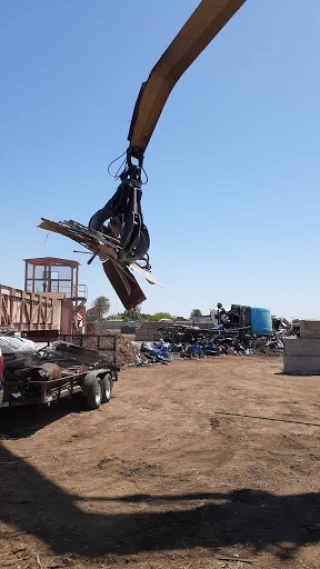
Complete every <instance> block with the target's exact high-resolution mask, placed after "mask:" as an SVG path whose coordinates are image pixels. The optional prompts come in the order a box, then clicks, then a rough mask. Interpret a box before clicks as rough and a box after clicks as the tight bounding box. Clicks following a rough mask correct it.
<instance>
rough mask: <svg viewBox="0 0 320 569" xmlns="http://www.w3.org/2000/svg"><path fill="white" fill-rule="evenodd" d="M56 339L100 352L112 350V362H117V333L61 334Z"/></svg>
mask: <svg viewBox="0 0 320 569" xmlns="http://www.w3.org/2000/svg"><path fill="white" fill-rule="evenodd" d="M54 340H55V341H57V340H62V341H63V342H70V343H71V344H74V345H76V346H79V347H80V348H89V349H91V350H98V351H99V352H109V353H110V352H111V353H112V359H110V362H112V363H114V364H116V363H117V336H116V335H115V334H110V336H106V335H99V334H59V335H58V336H57V337H56V338H55V339H54ZM51 341H52V339H51Z"/></svg>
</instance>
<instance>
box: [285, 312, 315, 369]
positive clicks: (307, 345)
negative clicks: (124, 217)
mask: <svg viewBox="0 0 320 569" xmlns="http://www.w3.org/2000/svg"><path fill="white" fill-rule="evenodd" d="M284 373H288V374H291V375H320V320H300V338H285V339H284Z"/></svg>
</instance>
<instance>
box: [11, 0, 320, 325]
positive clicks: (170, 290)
mask: <svg viewBox="0 0 320 569" xmlns="http://www.w3.org/2000/svg"><path fill="white" fill-rule="evenodd" d="M196 5H197V2H196V0H175V2H171V1H170V0H153V1H152V2H150V1H149V0H135V2H132V1H130V0H121V1H115V0H91V1H89V0H67V1H66V0H55V1H54V2H53V1H49V0H28V1H25V0H3V1H2V2H1V3H0V22H1V23H0V53H1V56H0V58H1V79H2V81H1V84H2V85H1V91H0V103H1V104H0V124H1V130H0V132H1V135H0V195H1V202H0V204H1V206H0V207H1V209H0V212H1V251H0V259H1V270H0V282H1V283H4V284H9V285H11V286H15V287H17V288H20V287H21V288H22V286H23V270H24V267H23V263H22V261H21V260H22V259H23V258H26V257H38V256H39V257H40V256H57V257H65V258H76V259H78V260H79V261H80V262H81V263H83V265H82V267H81V281H82V282H86V283H87V284H88V286H89V295H90V300H92V299H93V298H94V297H95V296H97V295H100V294H105V295H106V296H109V297H110V299H111V305H112V312H116V311H118V310H120V309H121V304H120V302H119V301H118V299H117V297H116V296H115V294H113V292H112V290H111V287H110V286H109V284H108V282H107V281H106V279H105V277H104V275H103V273H102V269H101V267H100V264H99V262H98V261H96V262H94V263H93V265H91V266H90V267H88V266H86V265H85V261H86V257H85V256H84V255H78V256H77V255H75V254H74V253H73V252H72V251H73V249H75V248H76V249H77V248H78V247H76V246H75V245H74V244H73V243H72V241H69V240H67V239H66V238H63V237H59V236H56V235H54V234H51V235H50V236H49V237H48V238H47V234H46V233H45V232H44V231H42V230H40V229H38V228H37V225H38V223H39V221H40V218H41V216H44V217H48V218H49V219H53V220H56V221H58V220H60V219H70V218H71V219H75V220H77V221H80V222H82V223H85V224H86V223H87V222H88V220H89V218H90V217H91V215H92V213H93V212H94V211H96V210H97V209H98V208H100V207H101V206H102V205H103V204H104V203H105V202H106V201H107V200H108V199H109V197H110V196H111V195H112V194H113V192H114V191H115V189H116V183H115V182H114V181H113V180H112V178H110V177H109V175H108V172H107V167H108V164H109V162H110V161H111V160H112V159H113V158H115V157H116V156H118V155H119V154H121V153H122V152H123V151H124V150H125V149H126V146H127V141H126V138H127V133H128V128H129V122H130V119H131V114H132V110H133V106H134V103H135V100H136V97H137V94H138V91H139V89H140V85H141V82H142V81H143V80H145V79H146V78H147V76H148V74H149V72H150V70H151V68H152V67H153V65H154V64H155V62H156V61H157V60H158V58H159V57H160V55H161V54H162V52H163V51H164V49H165V48H166V47H167V45H168V43H169V42H170V41H171V40H172V39H173V37H174V36H175V34H176V33H177V32H178V31H179V28H180V27H181V25H182V24H183V23H184V22H185V20H186V19H187V18H188V17H189V15H190V14H191V12H192V11H193V10H194V8H195V7H196ZM319 28H320V3H319V1H318V0H308V1H307V2H306V1H305V0H281V2H279V0H269V1H268V2H261V1H259V0H247V2H246V4H245V5H244V6H243V7H242V8H241V9H240V11H239V12H238V13H237V14H236V16H235V17H234V18H233V19H232V20H231V21H230V22H229V24H228V25H227V26H226V27H225V28H224V29H223V30H222V32H221V33H220V34H219V35H218V36H217V38H216V39H215V40H214V41H213V42H212V43H211V44H210V45H209V47H208V48H207V49H206V50H205V52H204V53H203V54H202V55H201V56H200V57H199V58H198V59H197V61H196V62H195V63H194V64H193V66H192V67H191V68H190V69H189V70H188V71H187V72H186V73H185V75H184V76H183V77H182V79H181V80H180V82H179V83H178V84H177V86H176V87H175V89H174V91H173V92H172V94H171V96H170V98H169V101H168V103H167V105H166V107H165V110H164V112H163V114H162V116H161V119H160V121H159V123H158V126H157V128H156V130H155V132H154V135H153V138H152V140H151V142H150V145H149V147H148V150H147V154H146V159H145V166H146V169H147V171H148V174H149V184H148V185H147V186H145V190H144V195H143V211H144V217H145V221H146V223H147V225H148V227H149V231H150V233H151V240H152V244H151V249H150V254H151V264H152V269H153V274H154V276H155V277H156V278H158V279H159V280H160V281H161V282H162V283H163V285H164V289H159V288H156V287H151V286H149V285H148V284H147V283H145V282H143V283H142V286H143V289H144V290H145V292H146V294H147V296H148V300H147V301H146V302H145V304H144V307H143V310H144V311H145V312H154V311H158V310H166V311H170V312H172V313H173V314H179V315H188V314H189V313H190V310H191V309H192V308H195V307H199V308H201V310H202V311H203V312H204V313H208V311H209V309H210V308H212V307H214V305H215V304H216V302H218V301H221V302H223V303H225V304H230V303H232V302H234V303H242V304H249V305H252V306H254V305H258V306H266V307H270V308H271V309H272V310H273V311H274V312H276V313H278V314H282V315H285V316H287V317H291V316H296V317H303V316H305V317H310V316H311V317H312V316H313V317H320V302H319V300H318V297H319V293H318V291H319V277H320V269H319V262H318V251H319V245H320V232H319V186H320V159H319V149H320V113H319V101H320V80H319V61H320V42H319Z"/></svg>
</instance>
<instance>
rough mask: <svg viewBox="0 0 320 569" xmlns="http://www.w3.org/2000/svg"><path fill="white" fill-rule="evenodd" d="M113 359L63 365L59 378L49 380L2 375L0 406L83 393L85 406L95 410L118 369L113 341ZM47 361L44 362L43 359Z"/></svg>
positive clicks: (37, 402)
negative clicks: (93, 364)
mask: <svg viewBox="0 0 320 569" xmlns="http://www.w3.org/2000/svg"><path fill="white" fill-rule="evenodd" d="M110 351H113V362H106V361H103V362H101V363H100V365H95V366H91V367H90V366H85V369H84V365H83V364H81V362H79V364H78V365H77V364H76V363H75V362H74V363H73V365H71V366H70V367H69V366H68V367H67V368H62V369H61V370H60V371H61V377H58V378H56V379H55V378H52V379H36V380H35V379H31V378H30V379H28V380H27V381H26V380H25V379H24V378H23V379H20V378H19V375H18V372H16V373H15V374H14V378H13V379H12V378H8V377H7V378H6V377H4V378H3V388H4V398H3V404H2V407H21V406H24V405H47V406H49V405H51V403H56V402H59V401H60V399H63V398H65V397H73V396H74V395H76V394H82V396H83V399H84V401H85V404H86V407H87V408H88V409H98V408H99V407H100V405H101V404H103V403H107V402H108V401H110V399H111V395H112V390H113V383H114V381H117V380H118V372H119V371H120V368H119V367H118V366H117V364H116V340H114V346H113V348H112V349H111V350H110ZM45 363H46V362H45Z"/></svg>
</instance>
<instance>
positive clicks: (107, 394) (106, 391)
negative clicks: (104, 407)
mask: <svg viewBox="0 0 320 569" xmlns="http://www.w3.org/2000/svg"><path fill="white" fill-rule="evenodd" d="M101 386H102V397H101V402H102V403H108V402H109V401H110V399H111V394H112V378H111V374H110V373H107V374H106V375H105V376H104V378H103V379H102V380H101Z"/></svg>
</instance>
